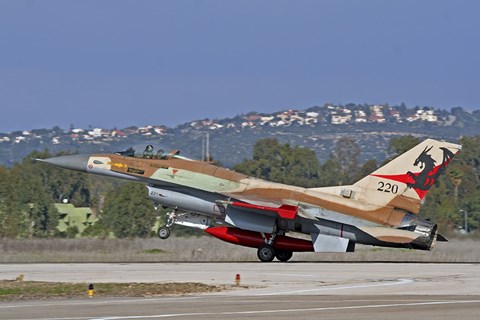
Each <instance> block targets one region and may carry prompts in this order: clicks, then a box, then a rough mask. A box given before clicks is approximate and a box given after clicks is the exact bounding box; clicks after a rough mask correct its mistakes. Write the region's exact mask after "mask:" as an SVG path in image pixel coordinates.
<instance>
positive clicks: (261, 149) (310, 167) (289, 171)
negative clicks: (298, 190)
mask: <svg viewBox="0 0 480 320" xmlns="http://www.w3.org/2000/svg"><path fill="white" fill-rule="evenodd" d="M319 168H320V164H319V162H318V159H317V157H316V155H315V152H314V151H312V150H310V149H308V148H304V147H299V146H297V147H293V148H292V147H291V146H290V145H289V144H280V143H279V142H278V141H277V140H276V139H261V140H258V141H257V143H256V144H255V146H254V147H253V159H251V160H244V161H243V162H242V163H240V164H237V165H236V166H235V167H234V169H235V170H236V171H238V172H242V173H244V174H247V175H250V176H254V177H257V178H262V179H266V180H269V181H274V182H279V183H285V184H292V185H296V186H301V187H307V188H310V187H316V186H318V184H319V175H318V171H319Z"/></svg>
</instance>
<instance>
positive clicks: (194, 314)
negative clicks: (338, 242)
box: [0, 263, 480, 320]
mask: <svg viewBox="0 0 480 320" xmlns="http://www.w3.org/2000/svg"><path fill="white" fill-rule="evenodd" d="M20 273H22V274H24V275H25V280H37V281H64V282H82V283H101V282H202V283H207V284H234V279H235V275H236V274H237V273H238V274H240V276H241V286H242V288H235V289H232V290H229V291H224V292H221V293H215V294H205V295H198V296H186V297H152V298H101V299H100V298H92V299H88V298H83V299H67V300H48V299H46V300H42V301H19V302H3V303H0V319H79V320H80V319H164V318H180V319H226V318H228V319H246V318H262V319H263V318H275V319H292V318H293V319H318V318H324V319H325V318H326V319H352V318H354V319H402V320H404V319H405V318H406V317H411V319H420V318H421V319H452V318H458V319H479V318H480V265H478V264H413V263H407V264H404V263H151V264H150V263H145V264H144V263H142V264H3V265H0V278H2V279H15V278H16V277H17V276H18V274H20ZM243 286H248V288H243Z"/></svg>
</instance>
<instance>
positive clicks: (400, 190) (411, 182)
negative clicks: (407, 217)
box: [354, 139, 461, 213]
mask: <svg viewBox="0 0 480 320" xmlns="http://www.w3.org/2000/svg"><path fill="white" fill-rule="evenodd" d="M460 149H461V146H460V145H458V144H453V143H448V142H443V141H437V140H432V139H427V140H425V141H423V142H422V143H420V144H418V145H417V146H415V147H414V148H412V149H410V150H408V151H407V152H405V153H403V154H401V155H400V156H398V157H397V158H395V159H394V160H392V161H390V162H389V163H387V164H386V165H384V166H383V167H381V168H379V169H377V170H376V171H375V172H373V173H372V174H370V175H368V176H367V177H365V178H363V179H361V180H360V181H358V182H357V183H355V184H354V186H355V187H357V188H359V189H360V190H361V196H360V198H361V199H362V200H363V201H365V202H369V203H372V204H375V205H380V206H384V205H387V204H390V205H392V206H394V207H397V208H400V209H404V210H408V211H410V212H413V213H418V211H419V209H420V201H421V200H422V199H423V198H424V197H425V195H426V194H427V192H428V190H429V189H430V188H431V187H432V185H433V184H434V183H435V180H436V179H437V178H438V176H440V175H441V174H442V173H443V172H444V171H445V169H446V167H447V166H448V164H449V163H450V161H451V160H452V158H453V157H454V156H455V154H457V153H458V151H459V150H460Z"/></svg>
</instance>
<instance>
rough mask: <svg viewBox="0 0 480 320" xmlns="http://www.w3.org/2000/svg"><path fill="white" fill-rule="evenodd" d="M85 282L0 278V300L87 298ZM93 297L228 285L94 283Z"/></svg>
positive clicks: (181, 292)
mask: <svg viewBox="0 0 480 320" xmlns="http://www.w3.org/2000/svg"><path fill="white" fill-rule="evenodd" d="M88 285H89V284H87V283H63V282H41V281H15V280H0V301H12V300H31V299H51V298H54V299H55V298H81V297H87V296H88V294H87V292H88ZM94 287H95V294H94V296H95V297H152V296H164V295H165V296H169V295H188V294H199V293H208V292H219V291H222V290H225V289H228V286H213V285H206V284H203V283H197V282H186V283H179V282H170V283H95V284H94Z"/></svg>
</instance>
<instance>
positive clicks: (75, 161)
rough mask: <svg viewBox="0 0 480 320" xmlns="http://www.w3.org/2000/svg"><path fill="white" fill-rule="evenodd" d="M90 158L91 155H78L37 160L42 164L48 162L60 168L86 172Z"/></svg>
mask: <svg viewBox="0 0 480 320" xmlns="http://www.w3.org/2000/svg"><path fill="white" fill-rule="evenodd" d="M89 158H90V156H89V155H86V154H78V155H71V156H60V157H54V158H49V159H37V160H38V161H41V162H46V163H48V164H51V165H54V166H57V167H60V168H65V169H70V170H76V171H81V172H86V171H87V163H88V159H89Z"/></svg>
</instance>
